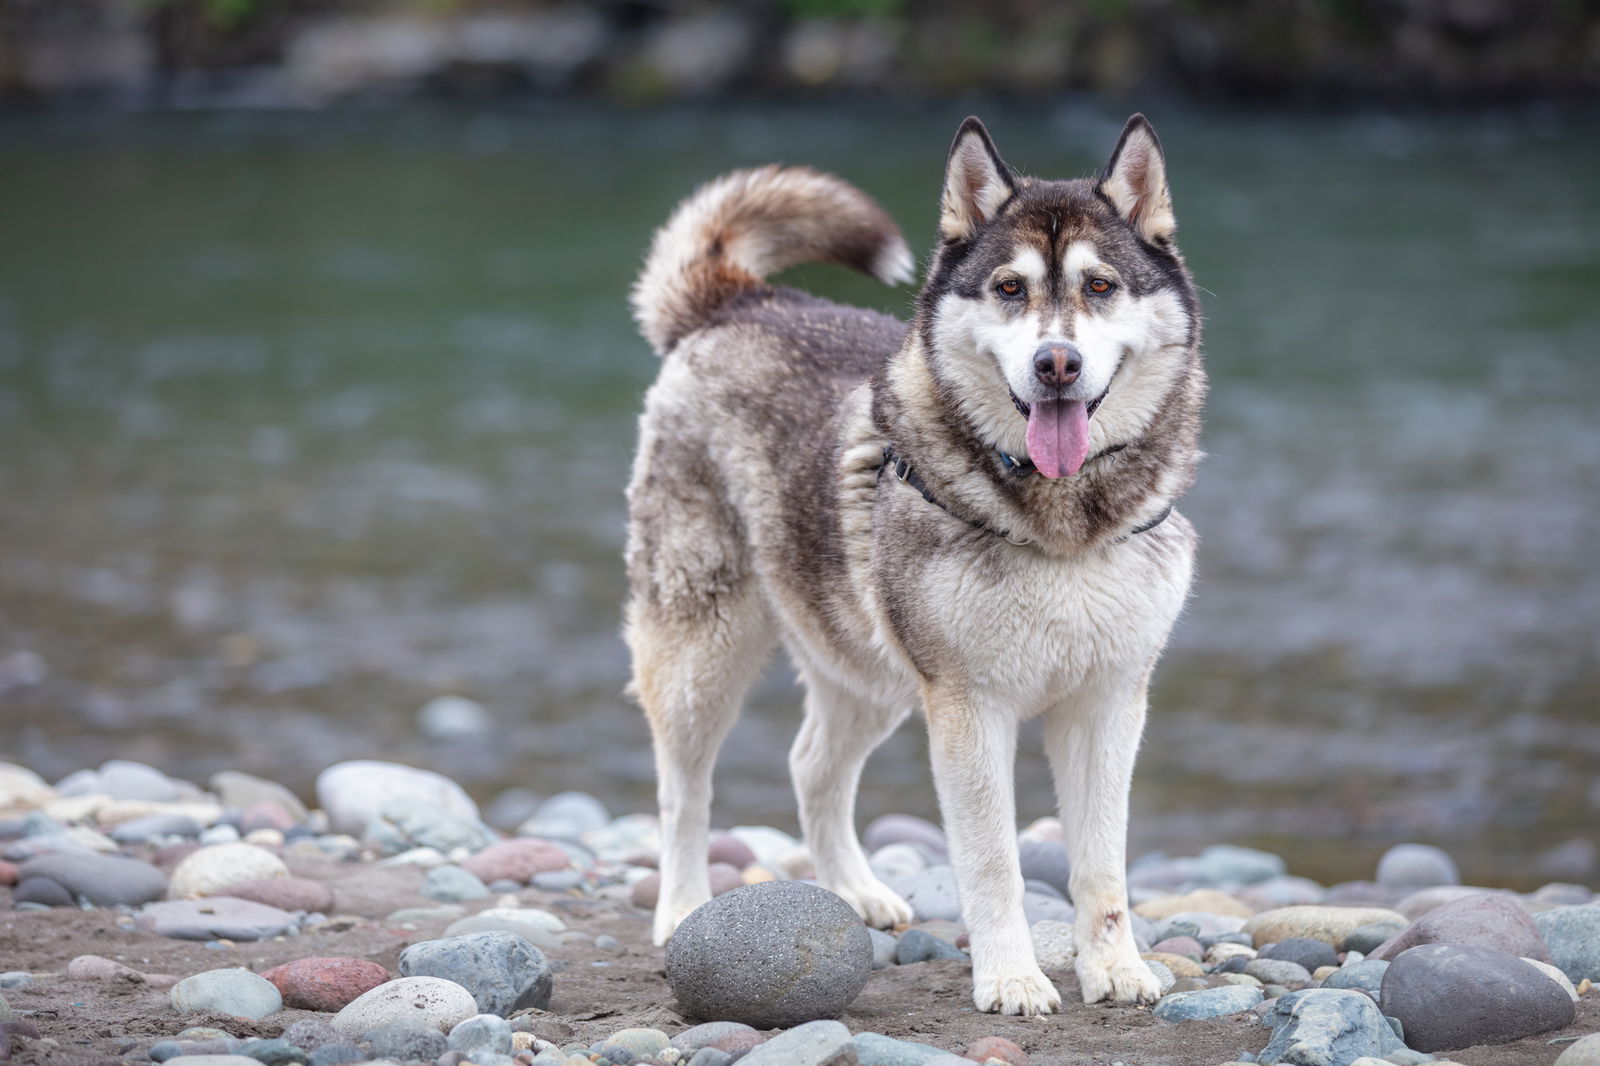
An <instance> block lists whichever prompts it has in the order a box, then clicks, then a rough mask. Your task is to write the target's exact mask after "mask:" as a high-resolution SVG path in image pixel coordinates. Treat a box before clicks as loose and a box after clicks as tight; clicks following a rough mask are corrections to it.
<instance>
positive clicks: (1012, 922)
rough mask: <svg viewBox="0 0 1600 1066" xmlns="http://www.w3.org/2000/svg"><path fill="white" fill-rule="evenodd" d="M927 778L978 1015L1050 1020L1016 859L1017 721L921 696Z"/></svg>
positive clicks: (954, 698) (1057, 999)
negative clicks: (929, 759) (952, 877)
mask: <svg viewBox="0 0 1600 1066" xmlns="http://www.w3.org/2000/svg"><path fill="white" fill-rule="evenodd" d="M925 703H926V709H927V715H928V737H929V741H930V746H931V747H932V754H933V779H934V783H935V785H936V786H937V787H938V790H939V807H940V809H941V810H942V811H943V812H944V826H945V832H946V833H947V834H948V835H949V842H950V858H951V861H952V862H954V863H955V868H956V883H957V885H958V887H959V889H960V892H961V914H962V917H964V918H965V919H966V923H967V930H968V932H969V934H970V936H971V941H972V986H973V987H972V999H973V1002H974V1003H976V1004H977V1007H978V1009H979V1010H981V1011H990V1012H994V1011H998V1012H999V1013H1001V1014H1048V1013H1050V1012H1051V1011H1053V1010H1055V1009H1056V1008H1057V1007H1059V1006H1061V996H1060V995H1059V994H1057V992H1056V989H1055V986H1054V985H1052V984H1051V983H1050V979H1049V978H1048V977H1046V976H1045V975H1044V972H1043V971H1042V970H1040V969H1039V964H1038V963H1037V962H1035V961H1034V957H1033V940H1032V938H1031V937H1030V936H1029V934H1028V922H1027V919H1026V918H1025V917H1024V916H1023V913H1022V870H1021V868H1020V865H1019V863H1018V859H1017V838H1016V831H1017V822H1016V797H1015V794H1014V792H1013V786H1012V765H1013V764H1014V762H1015V761H1016V748H1017V720H1016V715H1015V713H1014V712H1013V711H1012V710H1011V709H1010V708H1008V707H999V706H993V705H988V704H986V703H985V702H984V701H983V700H982V699H981V698H975V697H974V696H973V694H972V693H968V692H957V691H948V692H943V691H931V690H930V691H929V692H927V693H925Z"/></svg>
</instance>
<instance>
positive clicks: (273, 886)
mask: <svg viewBox="0 0 1600 1066" xmlns="http://www.w3.org/2000/svg"><path fill="white" fill-rule="evenodd" d="M219 895H225V896H232V897H234V898H235V899H248V900H252V901H254V902H256V903H265V904H266V905H267V906H269V907H277V908H278V909H279V910H283V911H308V912H311V913H320V914H328V913H330V912H331V911H332V910H333V890H332V889H330V888H329V887H328V886H327V885H325V884H323V883H322V882H321V881H312V880H310V879H309V878H305V877H262V878H258V879H256V880H254V881H240V882H239V883H237V884H232V885H229V886H228V887H227V888H225V889H223V890H222V891H221V892H220V893H219Z"/></svg>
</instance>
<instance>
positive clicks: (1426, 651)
mask: <svg viewBox="0 0 1600 1066" xmlns="http://www.w3.org/2000/svg"><path fill="white" fill-rule="evenodd" d="M1597 90H1600V6H1597V5H1596V4H1594V3H1593V2H1590V0H1550V2H1545V3H1532V2H1519V0H1298V2H1285V0H1247V2H1243V3H1223V2H1221V0H1082V2H1077V3H1044V2H1027V0H1014V2H997V3H980V2H975V0H974V2H966V0H936V2H932V3H926V4H914V3H910V2H908V0H767V2H762V3H754V4H734V3H717V2H703V3H690V2H681V3H680V2H672V0H657V2H644V0H637V2H612V3H597V4H578V3H569V2H554V3H543V2H531V3H530V2H511V0H507V2H503V3H476V2H457V0H368V2H357V0H348V2H346V0H0V758H9V759H12V760H14V761H17V762H20V763H23V764H24V765H27V766H30V767H32V768H34V769H35V770H37V771H39V772H40V773H42V774H44V775H45V776H46V777H49V778H51V779H55V778H58V777H60V776H62V775H64V774H66V773H68V772H69V771H72V770H75V769H77V768H79V767H83V766H92V765H97V764H98V763H99V762H101V761H102V760H104V759H107V758H111V757H120V758H131V759H138V760H143V761H147V762H150V763H153V764H155V765H156V766H158V767H160V768H162V769H163V770H166V771H168V772H169V773H173V774H177V775H180V776H185V777H190V778H195V779H203V778H205V777H206V776H207V775H208V774H209V773H211V772H213V771H215V770H219V769H224V768H236V769H243V770H248V771H252V772H256V773H260V774H263V775H265V776H267V777H270V778H273V779H275V780H279V781H283V782H284V783H286V784H288V785H290V786H291V787H294V788H296V789H297V790H299V791H300V792H301V793H302V794H309V791H310V783H311V780H312V778H313V777H314V776H315V774H316V772H317V771H318V770H320V769H321V768H322V767H324V766H325V765H327V764H329V763H331V762H334V761H336V760H339V759H345V758H354V757H376V758H388V759H395V760H400V761H406V762H411V763H414V764H416V765H421V766H427V767H431V768H433V769H437V770H440V771H442V772H444V773H447V774H449V775H451V776H452V777H454V778H456V779H457V780H459V781H461V782H462V783H463V784H464V785H465V786H466V787H467V788H468V789H469V790H470V791H471V792H472V793H473V794H474V795H475V796H476V797H477V798H478V799H479V800H489V799H491V798H492V797H494V796H495V795H496V794H497V793H499V792H500V791H501V790H503V789H507V788H511V787H520V788H525V789H531V790H532V791H534V792H536V793H539V794H542V795H549V794H552V793H554V792H557V791H560V790H564V789H569V788H576V789H582V790H584V791H588V792H591V793H593V794H595V795H597V796H599V797H600V798H602V799H603V800H605V801H606V802H607V803H608V804H609V805H610V806H611V807H612V809H613V810H616V811H625V810H633V809H653V782H652V770H651V761H650V756H649V738H648V732H647V730H646V728H645V726H644V723H643V720H642V718H641V717H640V715H639V714H638V712H637V710H636V709H634V708H633V707H631V706H630V705H628V704H627V703H626V702H625V701H624V700H623V699H622V697H621V695H620V692H621V688H622V686H623V683H624V681H625V679H626V672H627V663H626V655H625V652H624V649H623V647H622V644H621V642H620V640H619V638H618V635H617V631H618V617H619V604H620V601H621V598H622V595H623V578H622V568H621V564H620V559H619V554H620V551H621V546H622V535H623V513H624V501H623V485H624V483H625V481H626V477H627V469H628V464H629V461H630V457H631V451H632V447H633V441H634V432H635V418H636V414H637V411H638V409H639V405H640V401H641V397H642V395H643V393H644V390H645V389H646V388H647V387H648V385H649V383H650V380H651V378H652V377H653V375H654V373H655V370H656V361H655V359H654V358H653V356H651V354H650V353H649V351H648V350H647V349H646V347H645V345H644V344H643V342H642V341H641V340H640V339H639V338H638V336H637V334H636V333H635V331H634V329H633V327H632V325H631V323H630V321H629V320H628V316H627V311H626V306H625V297H626V291H627V287H628V285H629V284H630V282H631V280H632V277H633V275H634V273H635V271H636V269H637V267H638V265H639V262H640V257H641V254H642V252H643V249H644V248H645V246H646V243H647V242H648V240H649V238H650V235H651V233H652V231H653V229H654V228H655V227H656V226H657V225H659V224H660V223H661V222H662V221H663V220H664V219H665V217H666V215H667V212H668V211H669V210H670V208H671V207H672V205H673V204H674V203H675V202H676V201H677V200H678V199H680V198H681V197H682V196H684V195H685V194H686V193H688V192H689V191H690V190H691V189H692V188H693V187H694V186H695V185H696V184H697V183H698V182H700V181H702V180H704V179H707V178H709V177H711V176H713V175H715V174H717V173H719V172H721V171H723V170H726V169H729V168H732V167H737V166H744V165H749V164H754V163H764V162H769V161H783V162H790V163H806V164H811V165H815V166H818V167H822V168H826V169H830V170H834V171H836V172H838V173H840V174H841V175H843V176H845V177H847V178H848V179H850V180H851V181H854V182H856V183H858V184H860V185H861V186H862V187H864V188H865V189H866V190H868V191H869V192H870V193H871V194H872V195H874V196H875V197H877V198H878V199H879V200H881V202H882V203H884V205H885V206H886V207H887V208H888V209H889V210H890V212H891V213H892V214H893V215H894V216H895V218H896V219H898V220H899V221H900V223H901V225H902V226H903V227H904V228H905V230H906V232H907V234H908V236H909V238H910V239H911V242H912V245H913V247H914V248H915V249H917V250H918V252H919V254H921V255H922V256H924V258H925V257H926V253H927V250H928V249H929V247H930V245H931V242H932V236H933V230H934V222H935V208H936V202H937V195H938V187H939V180H940V171H941V167H942V164H943V160H944V155H945V151H946V148H947V146H948V144H949V140H950V137H951V136H952V134H953V132H954V130H955V128H956V125H957V124H958V123H959V121H960V120H961V118H962V117H963V116H965V115H966V114H968V113H974V112H975V113H978V114H980V115H982V116H983V118H984V119H985V120H986V121H987V123H988V124H989V128H990V130H991V131H992V132H993V134H994V135H995V137H996V138H997V141H998V143H999V145H1000V148H1001V151H1002V153H1003V154H1004V155H1005V156H1006V157H1007V158H1008V160H1009V161H1010V162H1011V163H1012V164H1013V165H1014V166H1016V167H1018V168H1019V169H1021V170H1023V171H1024V172H1027V173H1034V174H1041V175H1048V176H1052V177H1066V176H1078V175H1086V174H1089V173H1092V172H1093V171H1094V170H1095V169H1096V168H1097V167H1098V166H1099V165H1100V163H1101V162H1102V160H1103V159H1104V157H1105V156H1106V154H1108V152H1109V150H1110V148H1111V146H1112V144H1113V143H1114V140H1115V137H1116V135H1117V132H1118V131H1119V129H1120V128H1121V124H1122V121H1123V119H1124V118H1125V117H1126V115H1127V113H1128V112H1129V111H1132V110H1143V111H1145V112H1146V113H1147V114H1149V115H1150V117H1151V118H1152V120H1153V121H1154V123H1155V126H1156V128H1157V129H1158V130H1159V132H1160V134H1161V137H1162V139H1163V142H1164V144H1165V146H1166V150H1167V155H1168V164H1169V169H1170V175H1171V179H1172V183H1173V189H1174V196H1175V199H1176V204H1177V211H1178V218H1179V224H1180V237H1179V239H1180V243H1181V244H1182V246H1183V247H1184V249H1185V252H1186V254H1187V256H1188V259H1189V262H1190V264H1191V266H1192V267H1193V269H1194V272H1195V275H1196V278H1197V280H1198V282H1199V283H1200V284H1201V285H1202V286H1204V288H1205V290H1206V291H1205V293H1204V297H1203V298H1204V301H1205V311H1206V314H1207V316H1208V320H1209V321H1208V334H1207V342H1206V348H1207V351H1208V358H1209V363H1210V367H1211V372H1212V375H1213V382H1214V387H1213V393H1212V399H1211V402H1210V407H1209V417H1208V424H1207V429H1206V436H1205V445H1206V448H1207V451H1208V452H1209V458H1208V459H1207V461H1206V463H1205V465H1204V467H1203V470H1202V473H1201V477H1200V480H1199V483H1198V484H1197V485H1196V487H1195V488H1194V490H1193V491H1192V493H1191V494H1190V495H1189V497H1188V498H1187V500H1186V501H1185V503H1184V505H1183V508H1184V511H1185V513H1186V514H1188V515H1189V516H1190V518H1191V519H1192V520H1193V522H1194V523H1195V525H1196V526H1197V527H1198V528H1199V530H1200V531H1201V535H1202V538H1203V547H1202V554H1201V560H1200V576H1199V581H1198V584H1197V587H1196V591H1195V595H1194V598H1193V602H1192V606H1191V608H1190V610H1189V612H1188V614H1187V615H1186V617H1185V618H1184V619H1183V621H1182V622H1181V623H1180V625H1179V628H1178V631H1177V633H1176V635H1175V637H1174V641H1173V644H1172V647H1171V649H1170V651H1169V653H1168V655H1167V657H1166V659H1165V661H1164V664H1163V666H1162V668H1161V669H1160V672H1159V674H1158V684H1157V686H1156V688H1155V689H1154V692H1153V714H1152V718H1151V725H1150V728H1149V732H1148V734H1147V738H1146V745H1145V749H1144V752H1143V754H1142V757H1141V762H1140V767H1139V775H1138V781H1137V785H1136V789H1135V792H1134V800H1133V802H1134V812H1133V840H1132V848H1133V850H1134V852H1135V853H1137V852H1138V851H1140V850H1143V849H1145V848H1156V847H1160V848H1166V849H1169V850H1172V851H1174V852H1179V853H1183V852H1192V851H1194V850H1196V849H1198V848H1199V847H1201V846H1203V845H1205V844H1208V843H1212V842H1215V841H1224V840H1226V841H1231V842H1236V843H1246V844H1254V845H1258V846H1262V847H1266V848H1268V849H1270V850H1273V851H1276V852H1279V853H1281V854H1283V855H1284V856H1285V857H1287V858H1288V859H1289V861H1290V865H1291V867H1292V868H1293V869H1294V870H1295V871H1296V872H1297V873H1302V874H1307V875H1309V876H1312V877H1317V878H1320V879H1322V880H1325V881H1331V880H1336V879H1340V878H1345V877H1353V876H1361V875H1363V874H1364V872H1365V871H1368V870H1370V869H1371V864H1372V860H1373V859H1374V858H1375V856H1376V855H1377V854H1378V853H1379V852H1380V851H1381V850H1382V849H1383V848H1384V847H1385V846H1386V845H1388V844H1389V843H1392V842H1394V841H1397V840H1405V839H1415V840H1427V841H1431V842H1434V843H1437V844H1440V845H1442V846H1444V847H1446V848H1447V849H1448V850H1450V851H1451V852H1452V853H1453V854H1454V855H1455V857H1456V859H1457V860H1458V862H1460V864H1461V867H1462V873H1463V875H1464V876H1465V878H1466V880H1467V881H1468V882H1469V883H1471V882H1474V881H1477V882H1479V883H1494V884H1506V885H1511V886H1521V887H1525V888H1531V887H1533V886H1535V885H1538V884H1541V883H1544V882H1545V881H1549V880H1552V879H1562V880H1579V881H1581V880H1585V879H1588V880H1589V881H1591V882H1592V881H1593V880H1594V879H1595V878H1596V876H1597V875H1600V834H1597V831H1596V828H1595V827H1596V825H1597V824H1600V775H1597V773H1596V771H1597V769H1600V711H1597V707H1596V694H1597V692H1600V655H1597V652H1600V567H1597V566H1596V565H1595V561H1594V549H1595V545H1596V544H1600V515H1597V506H1596V503H1597V500H1600V419H1597V418H1596V414H1595V409H1596V402H1597V400H1600V360H1597V359H1596V358H1595V347H1596V346H1595V341H1594V338H1595V337H1596V336H1597V335H1600V253H1597V249H1600V182H1597V180H1596V178H1595V175H1596V173H1600V138H1597V136H1596V134H1597V133H1600V111H1597V110H1596V108H1595V106H1594V105H1595V103H1596V101H1597V100H1600V92H1597ZM786 280H790V281H793V282H795V283H797V284H800V285H803V286H805V287H807V288H812V289H815V290H817V291H821V292H823V293H826V294H828V295H831V296H835V297H837V298H840V299H845V300H850V301H853V302H857V303H862V304H866V305H869V306H872V307H877V308H881V309H884V310H888V311H891V312H894V313H897V314H901V315H905V314H907V313H908V312H909V309H910V302H911V297H912V292H911V290H910V289H900V290H890V289H885V288H882V287H878V286H876V285H874V284H873V283H871V282H868V281H865V280H862V279H858V278H854V277H852V276H849V275H847V274H846V273H845V272H843V271H838V270H833V269H829V268H815V269H805V270H801V271H797V272H795V274H794V275H792V276H790V277H789V278H787V279H786ZM440 697H459V698H460V699H454V700H447V701H446V702H444V703H439V702H435V701H437V700H438V699H439V698H440ZM463 701H465V702H463ZM430 704H431V707H430ZM424 708H428V710H427V712H426V713H423V712H424ZM798 718H799V712H798V707H797V693H796V691H795V689H794V687H793V684H792V680H791V674H790V671H789V670H788V669H787V668H786V666H784V665H783V664H782V663H777V664H775V665H774V667H773V669H772V670H771V671H770V673H769V675H768V677H767V679H766V681H764V682H763V684H762V685H761V686H760V688H759V690H758V691H757V692H756V693H755V694H754V696H753V697H752V700H751V706H750V707H749V709H748V710H747V712H746V714H745V716H744V718H743V720H742V722H741V724H740V725H739V727H738V729H737V731H736V732H735V734H734V736H733V737H732V738H731V740H730V741H729V743H728V745H727V747H726V748H725V749H724V755H723V760H722V762H721V765H720V769H719V773H718V789H719V791H718V798H717V806H716V812H715V813H716V821H717V822H718V823H719V824H734V823H763V824H771V825H776V826H779V827H783V828H787V829H793V828H794V827H795V818H794V810H793V801H792V798H791V796H790V793H789V790H788V784H787V779H786V776H785V771H784V766H785V751H786V748H787V745H788V742H789V740H790V738H791V737H792V735H793V732H794V730H795V728H796V726H797V724H798ZM1037 744H1038V737H1037V730H1036V729H1034V730H1033V731H1031V732H1029V733H1027V734H1025V741H1024V747H1023V751H1022V754H1021V755H1020V758H1019V780H1020V787H1021V793H1020V795H1019V813H1020V815H1021V816H1022V818H1023V819H1024V820H1027V819H1029V818H1032V817H1035V816H1038V815H1041V814H1046V813H1051V808H1052V806H1053V802H1054V801H1053V798H1052V793H1051V789H1050V785H1049V778H1048V772H1047V769H1046V767H1045V764H1044V760H1043V758H1042V757H1041V756H1040V754H1039V752H1038V747H1037ZM860 806H861V813H862V815H863V817H864V818H865V817H870V816H872V815H875V814H879V813H884V812H887V811H893V810H903V811H910V812H914V813H921V814H928V815H932V814H933V813H934V798H933V790H932V787H931V784H930V782H929V775H928V770H927V762H926V754H925V741H924V737H923V733H922V729H921V727H920V725H917V724H911V725H908V726H907V727H906V728H904V729H903V730H902V731H901V732H900V733H899V734H898V735H897V736H896V737H895V738H893V740H891V742H890V743H888V744H887V745H885V747H884V748H883V749H882V750H881V752H880V753H879V754H878V755H877V756H876V757H875V758H874V759H873V761H872V762H871V764H870V765H869V768H868V771H867V779H866V781H865V783H864V786H863V794H862V800H861V804H860Z"/></svg>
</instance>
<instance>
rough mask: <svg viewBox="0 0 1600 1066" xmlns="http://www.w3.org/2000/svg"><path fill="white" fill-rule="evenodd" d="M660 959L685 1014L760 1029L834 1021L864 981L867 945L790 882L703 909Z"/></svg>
mask: <svg viewBox="0 0 1600 1066" xmlns="http://www.w3.org/2000/svg"><path fill="white" fill-rule="evenodd" d="M903 939H904V938H902V940H903ZM666 955H667V959H666V970H667V983H668V984H670V985H671V986H672V991H673V993H674V994H675V995H676V996H677V998H678V1003H679V1004H680V1006H681V1007H682V1009H683V1010H684V1012H685V1013H687V1014H689V1015H690V1016H692V1017H697V1018H705V1019H719V1020H724V1019H725V1020H732V1021H740V1022H744V1023H746V1024H748V1025H751V1026H755V1027H757V1028H762V1029H770V1028H777V1027H784V1026H792V1025H796V1024H798V1023H801V1022H807V1021H810V1020H811V1019H815V1018H824V1017H831V1016H833V1015H836V1014H838V1013H839V1012H840V1011H842V1010H843V1009H844V1008H845V1007H847V1006H849V1004H850V1002H851V1001H852V1000H854V999H855V997H856V995H857V993H859V992H860V991H861V988H862V986H863V985H865V984H866V982H867V978H868V976H869V975H870V974H871V972H872V938H871V937H870V936H868V935H867V929H866V926H865V925H863V924H862V922H861V919H860V917H859V916H858V915H857V914H856V912H855V911H854V910H853V909H852V908H851V907H850V905H849V904H848V903H846V902H844V900H842V899H840V898H839V897H838V896H836V895H834V894H833V893H832V892H829V891H827V890H826V889H823V888H819V887H817V886H815V885H808V884H804V883H801V882H797V881H774V882H769V883H767V884H759V885H747V886H745V887H743V888H738V889H735V890H734V891H732V892H729V893H727V894H726V895H723V896H719V897H717V898H716V899H713V900H711V901H710V902H709V903H706V904H704V905H702V906H701V907H699V908H698V909H696V910H695V911H694V912H692V913H691V914H690V915H689V916H688V917H686V918H685V919H684V920H683V922H682V924H680V925H679V926H678V931H677V932H676V933H675V934H674V935H673V937H672V939H671V940H670V941H668V943H667V951H666ZM841 1028H843V1027H842V1026H841Z"/></svg>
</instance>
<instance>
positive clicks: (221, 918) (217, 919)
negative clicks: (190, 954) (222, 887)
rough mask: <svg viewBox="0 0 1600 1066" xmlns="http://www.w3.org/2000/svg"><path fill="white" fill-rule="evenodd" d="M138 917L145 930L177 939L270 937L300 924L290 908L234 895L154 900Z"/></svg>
mask: <svg viewBox="0 0 1600 1066" xmlns="http://www.w3.org/2000/svg"><path fill="white" fill-rule="evenodd" d="M135 920H136V921H137V922H138V925H139V928H141V929H143V930H144V931H145V932H147V933H154V934H155V935H156V936H166V937H172V938H173V939H174V940H215V939H217V938H218V937H222V938H225V939H228V940H266V939H269V938H271V937H275V936H280V935H282V934H284V933H287V932H289V931H290V930H291V929H293V928H294V927H295V925H296V919H295V916H294V915H292V914H290V913H289V912H288V911H283V910H279V909H278V908H277V907H269V906H267V905H266V904H265V903H256V902H254V901H252V900H248V899H234V898H233V897H232V896H212V897H211V898H209V899H175V900H168V901H166V902H164V903H152V904H150V905H149V906H147V907H145V908H144V910H142V911H140V912H139V915H138V918H137V919H135Z"/></svg>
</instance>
